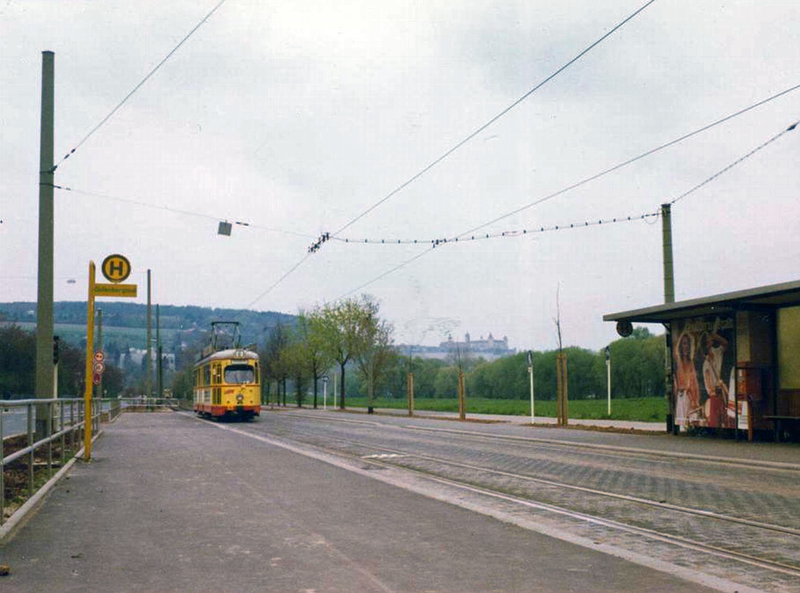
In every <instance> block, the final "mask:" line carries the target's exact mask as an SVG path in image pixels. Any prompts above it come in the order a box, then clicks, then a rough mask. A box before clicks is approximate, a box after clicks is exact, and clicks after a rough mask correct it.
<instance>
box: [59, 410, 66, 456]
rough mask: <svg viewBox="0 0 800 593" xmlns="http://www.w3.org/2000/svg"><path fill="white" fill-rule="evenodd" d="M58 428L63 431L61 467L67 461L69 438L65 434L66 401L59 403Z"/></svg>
mask: <svg viewBox="0 0 800 593" xmlns="http://www.w3.org/2000/svg"><path fill="white" fill-rule="evenodd" d="M58 418H59V421H58V430H59V432H61V467H64V465H65V464H66V463H67V457H66V455H67V448H66V444H67V439H66V436H65V435H64V402H59V404H58Z"/></svg>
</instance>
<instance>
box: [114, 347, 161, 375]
mask: <svg viewBox="0 0 800 593" xmlns="http://www.w3.org/2000/svg"><path fill="white" fill-rule="evenodd" d="M146 355H147V350H142V349H139V348H128V352H123V353H122V354H121V355H120V362H119V364H120V366H124V365H125V363H126V361H128V360H129V361H130V362H131V363H132V364H133V365H135V366H137V367H138V366H141V364H142V360H144V357H145V356H146ZM150 358H151V360H152V361H153V364H154V365H155V363H156V361H157V360H158V354H157V353H156V351H155V348H153V349H152V350H150ZM162 358H163V359H164V366H163V368H164V370H165V371H167V370H168V371H174V370H175V355H174V354H172V353H167V354H163V355H162Z"/></svg>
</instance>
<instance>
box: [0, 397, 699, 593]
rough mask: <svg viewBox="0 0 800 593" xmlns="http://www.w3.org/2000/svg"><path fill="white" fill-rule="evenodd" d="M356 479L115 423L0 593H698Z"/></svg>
mask: <svg viewBox="0 0 800 593" xmlns="http://www.w3.org/2000/svg"><path fill="white" fill-rule="evenodd" d="M262 421H263V420H262ZM370 473H374V472H368V471H366V469H365V468H363V467H357V468H355V469H354V470H346V469H343V468H342V467H338V466H336V465H331V464H329V463H325V462H323V461H320V460H317V459H312V458H310V457H307V456H305V455H300V454H298V453H294V452H292V451H289V450H286V449H285V448H281V447H278V446H276V445H275V444H272V443H270V442H269V438H268V436H267V432H266V430H265V426H262V425H261V423H260V422H259V423H255V424H240V425H236V426H233V425H223V424H214V423H209V422H200V421H198V420H196V419H195V418H193V417H192V416H191V415H189V414H178V413H170V414H136V413H126V414H123V415H122V416H121V417H120V418H119V420H117V421H116V422H115V423H113V424H111V425H108V426H107V427H106V429H105V434H104V435H103V436H102V437H101V438H100V439H98V441H97V442H96V443H95V448H94V458H93V460H92V461H91V462H90V463H88V464H87V463H79V464H77V465H76V466H75V467H74V468H73V470H72V472H71V474H70V475H69V477H68V478H67V479H65V480H64V481H62V482H61V483H60V484H59V485H58V486H57V487H56V488H55V489H54V491H53V492H52V493H51V494H50V496H49V497H48V498H47V499H46V500H45V502H44V503H43V505H42V507H41V508H40V509H39V511H38V513H37V514H36V515H35V516H33V517H32V518H31V519H30V520H29V521H28V523H27V524H26V525H25V526H24V527H22V529H21V530H20V531H19V532H18V533H17V535H16V536H15V537H14V538H13V539H12V540H11V541H10V542H9V543H7V544H5V545H4V547H3V548H0V564H7V565H9V566H10V568H11V574H10V575H9V576H5V577H0V588H2V590H3V592H4V593H12V592H14V593H16V592H32V591H81V592H83V591H104V592H116V591H312V590H314V591H359V592H361V591H367V592H370V591H378V592H386V591H426V590H450V591H475V592H478V591H488V590H496V591H510V590H517V591H519V590H545V591H586V590H592V591H609V592H611V591H639V590H648V591H674V590H682V591H701V590H705V589H703V588H702V587H700V586H697V585H693V584H691V583H689V582H686V581H683V580H679V579H677V578H676V577H673V576H670V575H669V574H666V573H662V572H657V571H655V570H652V569H649V568H645V567H643V566H640V565H637V564H632V563H630V562H627V561H625V560H622V559H620V558H618V557H615V556H609V555H605V554H602V553H601V552H599V551H597V550H596V549H589V548H586V547H580V546H577V545H574V544H571V543H567V542H565V541H562V540H559V539H553V538H550V537H547V536H544V535H541V534H539V533H535V532H532V531H528V530H525V529H520V528H518V527H514V526H512V525H509V524H506V523H504V522H501V521H497V520H495V519H492V518H490V517H487V516H485V515H482V514H478V513H475V512H471V511H467V510H465V509H463V508H461V507H457V506H453V505H450V504H447V503H445V502H441V501H437V500H434V499H431V498H428V497H425V496H421V495H418V494H414V493H412V492H409V491H407V490H405V489H401V488H397V487H394V486H390V485H389V484H386V483H384V482H381V481H377V480H373V479H371V478H370V477H369V474H370ZM532 559H535V562H532ZM568 567H580V570H568Z"/></svg>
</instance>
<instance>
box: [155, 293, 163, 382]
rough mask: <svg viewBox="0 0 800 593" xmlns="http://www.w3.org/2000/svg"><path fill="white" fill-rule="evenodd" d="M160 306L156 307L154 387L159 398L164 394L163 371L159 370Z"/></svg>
mask: <svg viewBox="0 0 800 593" xmlns="http://www.w3.org/2000/svg"><path fill="white" fill-rule="evenodd" d="M160 309H161V306H160V305H156V355H157V356H158V361H157V362H156V385H157V391H156V394H157V395H156V396H157V397H161V396H162V395H163V394H164V376H163V374H162V372H163V369H162V368H161V364H162V362H161V311H160Z"/></svg>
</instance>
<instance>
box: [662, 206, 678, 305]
mask: <svg viewBox="0 0 800 593" xmlns="http://www.w3.org/2000/svg"><path fill="white" fill-rule="evenodd" d="M661 224H662V227H661V235H662V241H661V243H662V248H663V253H664V302H665V303H674V302H675V274H674V272H673V269H672V204H662V205H661Z"/></svg>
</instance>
